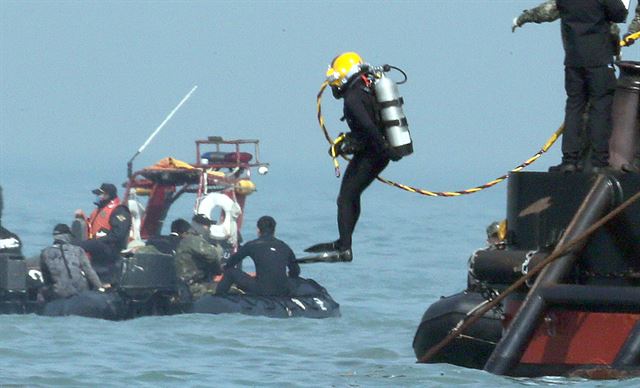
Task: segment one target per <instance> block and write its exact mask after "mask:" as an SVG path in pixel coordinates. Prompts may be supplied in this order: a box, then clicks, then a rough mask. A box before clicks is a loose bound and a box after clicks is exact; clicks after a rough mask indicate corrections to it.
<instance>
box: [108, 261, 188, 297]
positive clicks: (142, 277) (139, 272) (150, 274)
mask: <svg viewBox="0 0 640 388" xmlns="http://www.w3.org/2000/svg"><path fill="white" fill-rule="evenodd" d="M176 279H177V278H176V268H175V265H174V259H173V256H171V255H166V254H163V253H137V254H135V255H134V256H133V257H129V258H125V259H124V268H123V270H122V279H121V281H120V289H122V290H123V291H125V292H126V291H128V290H129V291H135V290H168V291H173V290H175V289H176Z"/></svg>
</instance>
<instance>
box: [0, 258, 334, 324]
mask: <svg viewBox="0 0 640 388" xmlns="http://www.w3.org/2000/svg"><path fill="white" fill-rule="evenodd" d="M290 283H291V284H290V285H291V295H290V296H258V295H249V294H240V293H237V294H229V295H224V296H216V295H205V296H203V297H201V298H199V299H196V300H193V299H192V298H191V296H190V294H189V292H188V291H187V290H188V289H187V287H186V286H185V285H184V284H182V283H180V281H179V280H178V279H177V277H176V272H175V266H174V261H173V257H172V256H171V255H165V254H161V253H158V254H155V253H153V254H152V253H141V254H136V255H134V256H132V257H129V258H125V259H124V265H123V273H122V277H121V279H120V282H119V283H118V285H117V286H116V287H114V288H113V289H109V290H107V291H106V292H99V291H85V292H83V293H80V294H79V295H75V296H73V297H70V298H66V299H57V300H53V301H44V300H42V299H41V297H39V296H38V290H39V289H40V288H41V287H43V286H44V283H43V282H42V275H41V274H40V271H39V270H38V269H37V268H33V267H31V268H28V267H27V264H26V260H24V258H22V257H20V256H15V255H12V256H10V255H0V314H39V315H45V316H68V315H76V316H82V317H88V318H101V319H109V320H124V319H132V318H137V317H141V316H154V315H174V314H191V313H198V314H223V313H240V314H247V315H256V316H266V317H271V318H295V317H306V318H330V317H339V316H340V306H339V304H338V303H336V302H335V301H334V300H333V299H332V298H331V296H330V295H329V293H328V292H327V290H326V289H325V288H324V287H322V286H320V285H319V284H318V283H316V282H315V281H313V280H311V279H304V278H296V279H290Z"/></svg>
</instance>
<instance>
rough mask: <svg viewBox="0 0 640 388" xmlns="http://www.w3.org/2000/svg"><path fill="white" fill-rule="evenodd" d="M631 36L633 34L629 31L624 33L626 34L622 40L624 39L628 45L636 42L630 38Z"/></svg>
mask: <svg viewBox="0 0 640 388" xmlns="http://www.w3.org/2000/svg"><path fill="white" fill-rule="evenodd" d="M629 36H631V34H629V33H627V34H624V36H623V37H622V40H624V43H626V44H627V47H629V46H631V45H632V44H634V43H635V42H636V41H635V40H634V39H629Z"/></svg>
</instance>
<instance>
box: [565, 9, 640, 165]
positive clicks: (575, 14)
mask: <svg viewBox="0 0 640 388" xmlns="http://www.w3.org/2000/svg"><path fill="white" fill-rule="evenodd" d="M556 4H557V6H558V11H559V12H560V18H561V20H562V37H563V41H564V42H565V45H564V48H565V60H564V65H565V89H566V92H567V104H566V109H565V130H564V134H563V136H562V160H563V163H568V164H576V162H577V161H578V157H579V153H580V140H579V133H580V129H581V127H582V115H583V112H584V110H585V107H586V104H587V102H591V109H590V110H589V120H588V122H587V134H588V138H589V141H590V143H591V147H592V149H593V154H592V156H591V161H592V164H593V166H596V167H601V166H606V165H608V164H609V138H610V137H611V127H612V121H611V106H612V104H613V93H614V91H615V86H616V78H615V73H614V70H613V66H612V65H613V57H614V55H615V50H616V48H617V44H618V42H617V41H615V42H614V41H613V40H612V39H611V34H610V25H611V23H622V22H624V21H625V18H626V16H627V10H626V8H625V7H624V5H623V4H622V2H621V1H620V0H557V1H556Z"/></svg>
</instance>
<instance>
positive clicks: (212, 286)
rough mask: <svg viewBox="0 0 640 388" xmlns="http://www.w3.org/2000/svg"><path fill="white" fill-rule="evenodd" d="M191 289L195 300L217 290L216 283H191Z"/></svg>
mask: <svg viewBox="0 0 640 388" xmlns="http://www.w3.org/2000/svg"><path fill="white" fill-rule="evenodd" d="M189 291H190V292H191V297H192V298H193V299H194V300H195V299H198V298H200V297H201V296H203V295H206V294H212V295H213V294H215V292H216V283H208V282H203V283H192V284H190V285H189Z"/></svg>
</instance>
